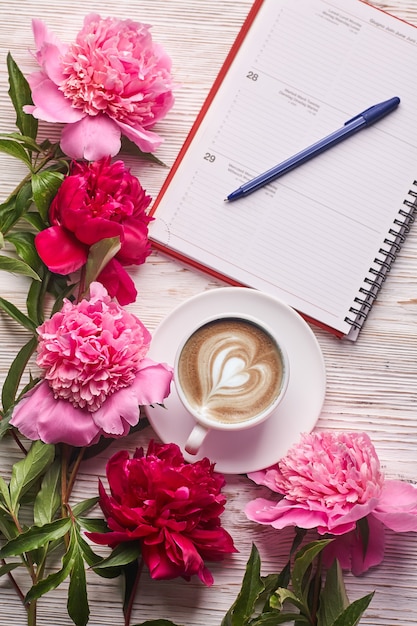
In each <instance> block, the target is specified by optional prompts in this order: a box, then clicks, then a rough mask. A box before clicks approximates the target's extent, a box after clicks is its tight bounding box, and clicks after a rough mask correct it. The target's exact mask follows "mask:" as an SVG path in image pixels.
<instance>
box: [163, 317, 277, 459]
mask: <svg viewBox="0 0 417 626" xmlns="http://www.w3.org/2000/svg"><path fill="white" fill-rule="evenodd" d="M288 378H289V361H288V356H287V352H286V350H285V345H284V341H283V338H280V337H278V336H277V333H276V332H274V331H272V330H271V329H270V328H269V327H268V326H267V325H266V324H265V323H264V322H262V321H261V320H258V319H256V318H255V317H253V316H250V315H245V314H242V313H234V312H230V313H224V314H221V315H215V316H213V317H211V318H207V319H205V320H204V321H202V322H200V323H199V324H198V325H197V326H196V327H195V328H193V329H192V330H191V331H189V332H188V333H187V334H186V336H185V337H184V338H183V339H182V341H181V343H180V345H179V347H178V349H177V352H176V356H175V363H174V382H175V387H176V391H177V393H178V397H179V398H180V400H181V402H182V404H183V405H184V407H185V409H186V410H187V411H188V412H189V413H190V414H191V415H192V416H193V417H194V419H195V421H196V424H195V426H194V428H193V429H192V431H191V433H190V435H189V437H188V439H187V442H186V443H185V446H184V447H185V450H186V451H187V452H188V453H189V454H193V455H194V454H197V453H198V451H199V449H200V447H201V445H202V443H203V441H204V439H205V437H206V436H207V434H208V433H209V432H210V431H211V430H213V429H214V430H217V431H239V430H243V429H246V428H251V427H252V426H255V425H257V424H260V423H261V422H262V421H264V420H265V419H266V418H267V417H269V415H270V414H271V413H272V412H273V411H274V410H275V409H276V407H277V406H278V404H279V403H280V402H281V401H282V399H283V398H284V395H285V392H286V389H287V385H288Z"/></svg>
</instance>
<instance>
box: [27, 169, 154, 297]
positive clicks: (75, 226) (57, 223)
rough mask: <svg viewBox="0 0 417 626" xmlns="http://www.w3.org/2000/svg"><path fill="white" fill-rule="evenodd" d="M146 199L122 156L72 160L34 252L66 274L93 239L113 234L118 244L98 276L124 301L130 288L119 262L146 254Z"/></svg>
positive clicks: (131, 294)
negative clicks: (67, 174)
mask: <svg viewBox="0 0 417 626" xmlns="http://www.w3.org/2000/svg"><path fill="white" fill-rule="evenodd" d="M150 201H151V197H150V196H147V195H146V194H145V191H144V190H143V188H142V186H141V184H140V183H139V180H138V179H137V178H136V177H135V176H133V175H132V174H131V173H130V171H129V170H128V169H127V168H126V167H125V165H124V163H123V161H116V162H115V163H113V164H111V163H110V158H109V157H107V158H103V159H101V160H100V161H95V162H93V163H85V162H82V163H76V162H75V163H73V165H72V167H71V172H70V174H69V176H67V177H66V178H65V179H64V181H63V183H62V185H61V186H60V188H59V190H58V193H57V194H56V196H55V198H54V200H53V201H52V204H51V207H50V210H49V222H50V224H51V226H50V228H46V229H45V230H42V231H41V232H39V233H38V234H37V235H36V238H35V245H36V249H37V251H38V254H39V256H40V257H41V259H42V261H43V262H44V263H45V265H47V267H48V268H49V269H50V270H51V271H52V272H55V273H57V274H64V275H67V274H70V273H71V272H75V271H76V270H78V269H79V268H80V267H82V266H83V265H84V264H85V263H86V261H87V257H88V252H89V249H90V246H92V245H93V244H94V243H97V242H99V241H101V240H102V239H106V238H110V237H119V238H120V242H121V249H120V251H119V252H118V253H117V255H116V257H115V259H112V260H111V261H110V262H109V263H108V265H107V266H106V270H105V272H103V274H102V275H101V276H99V277H98V280H99V281H100V282H102V283H103V284H104V285H105V287H106V288H107V290H108V292H109V294H110V295H111V296H112V297H117V298H118V300H119V302H120V304H122V305H125V304H129V303H130V302H133V301H134V300H135V298H136V289H135V286H134V284H133V281H132V280H131V278H130V277H129V276H128V274H127V272H126V270H125V269H124V268H123V267H122V266H124V265H140V264H141V263H143V262H144V261H145V259H146V257H147V256H148V255H149V253H150V250H151V249H150V243H149V241H148V224H149V221H150V217H149V216H148V215H147V213H146V209H147V207H148V206H149V203H150Z"/></svg>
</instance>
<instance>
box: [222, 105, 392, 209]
mask: <svg viewBox="0 0 417 626" xmlns="http://www.w3.org/2000/svg"><path fill="white" fill-rule="evenodd" d="M399 104H400V99H399V98H397V97H396V98H391V99H390V100H386V101H385V102H380V103H379V104H375V105H374V106H372V107H370V108H369V109H366V110H365V111H362V113H359V115H356V116H355V117H352V119H350V120H348V121H347V122H345V125H344V126H343V127H342V128H339V129H338V130H336V131H334V132H333V133H331V134H330V135H327V137H324V138H323V139H320V141H317V142H316V143H313V144H312V145H311V146H309V147H308V148H305V149H304V150H301V152H298V153H297V154H295V155H294V156H292V157H290V158H289V159H286V160H285V161H283V162H282V163H279V165H275V167H272V168H271V169H269V170H267V171H266V172H264V173H263V174H259V176H256V177H255V178H253V179H252V180H249V181H248V182H247V183H244V184H243V185H241V186H240V187H239V188H238V189H236V190H235V191H232V193H230V194H229V195H228V196H227V198H226V200H228V201H229V202H232V201H233V200H238V198H243V197H244V196H247V195H249V194H250V193H252V192H253V191H256V190H257V189H259V188H260V187H264V186H265V185H267V184H268V183H270V182H272V181H273V180H275V179H276V178H279V177H280V176H283V175H284V174H286V173H287V172H290V171H291V170H293V169H294V168H296V167H298V166H299V165H302V164H303V163H305V162H306V161H309V160H310V159H312V158H313V157H315V156H317V155H318V154H320V153H321V152H324V151H325V150H328V149H329V148H331V147H332V146H335V145H336V144H337V143H339V142H340V141H343V140H344V139H347V138H348V137H350V136H351V135H353V134H354V133H357V132H358V130H361V129H362V128H366V127H367V126H370V125H371V124H373V123H374V122H377V121H378V120H380V119H381V118H383V117H385V115H388V113H391V111H394V110H395V109H396V108H397V106H398V105H399Z"/></svg>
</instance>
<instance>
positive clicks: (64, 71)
mask: <svg viewBox="0 0 417 626" xmlns="http://www.w3.org/2000/svg"><path fill="white" fill-rule="evenodd" d="M32 27H33V33H34V38H35V44H36V59H37V61H38V63H39V65H40V66H41V70H40V71H38V72H35V73H33V74H31V75H30V76H29V78H28V81H29V85H30V87H31V90H32V99H33V102H34V105H27V106H25V107H24V110H25V112H26V113H31V114H32V115H33V116H34V117H36V118H37V119H41V120H45V121H47V122H62V123H64V124H66V127H65V128H64V131H63V133H62V137H61V148H62V150H63V151H64V152H65V154H67V155H68V156H70V157H71V158H73V159H82V158H85V159H87V160H89V161H94V160H97V159H100V158H101V157H103V156H107V155H110V156H114V155H115V154H117V153H118V152H119V150H120V146H121V135H122V134H123V135H125V136H126V137H128V139H130V140H131V141H133V142H134V143H135V144H136V145H137V146H138V147H139V148H140V149H141V150H142V151H143V152H152V151H153V150H155V149H156V148H157V147H158V146H159V145H160V143H161V141H162V140H161V138H160V137H159V136H158V135H157V134H156V133H154V132H152V131H151V130H150V129H151V128H152V127H153V126H154V124H156V122H158V121H159V120H160V119H162V118H163V117H164V116H165V114H166V113H167V112H168V111H169V109H170V108H171V107H172V105H173V102H174V98H173V95H172V91H171V90H172V83H171V76H170V71H171V60H170V58H169V57H168V55H167V54H166V53H165V52H164V50H163V49H162V47H161V46H159V45H158V44H155V43H154V42H153V41H152V36H151V34H150V27H149V26H148V25H145V24H141V23H139V22H133V21H131V20H117V19H114V18H110V17H109V18H101V17H100V16H99V15H96V14H90V15H88V16H87V17H86V18H85V20H84V27H83V29H82V30H81V31H80V33H78V35H77V37H76V40H75V43H73V44H70V45H67V44H64V43H61V42H60V41H59V39H58V38H57V37H56V36H55V35H54V34H53V33H50V32H49V31H48V29H47V27H46V25H45V24H44V23H43V22H42V21H41V20H38V19H35V20H33V22H32Z"/></svg>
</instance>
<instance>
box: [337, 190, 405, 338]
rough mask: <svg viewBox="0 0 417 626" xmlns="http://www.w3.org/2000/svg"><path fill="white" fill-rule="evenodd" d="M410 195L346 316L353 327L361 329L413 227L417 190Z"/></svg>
mask: <svg viewBox="0 0 417 626" xmlns="http://www.w3.org/2000/svg"><path fill="white" fill-rule="evenodd" d="M413 186H415V187H417V180H415V181H414V182H413ZM408 196H409V197H410V198H411V199H408V198H407V199H406V200H404V202H403V204H404V205H405V206H406V207H407V209H400V210H399V211H398V217H397V218H396V219H395V220H394V222H393V226H392V228H390V230H389V231H388V237H386V238H385V239H384V244H383V245H384V246H387V248H380V249H379V252H378V254H379V257H376V258H375V259H374V263H373V266H372V267H371V268H370V269H369V276H366V277H365V279H364V286H363V287H361V288H360V289H359V294H360V295H358V296H357V297H356V298H355V300H354V303H355V304H354V305H353V306H352V307H350V309H349V314H351V315H348V316H347V317H345V322H347V323H348V324H350V325H351V326H352V328H355V329H358V330H359V329H360V328H362V325H363V323H364V321H365V319H366V317H367V315H368V312H369V310H370V308H371V307H372V305H373V303H374V300H375V298H376V296H377V294H378V291H379V290H380V288H381V286H382V283H383V282H384V280H385V278H386V275H387V274H388V272H389V270H390V269H391V265H392V263H393V262H394V261H395V259H396V257H397V254H398V252H399V251H400V250H401V246H402V244H403V243H404V241H405V238H406V236H407V234H408V232H409V230H410V228H411V225H412V223H413V222H414V220H415V217H416V211H417V190H415V189H410V190H409V192H408Z"/></svg>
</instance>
